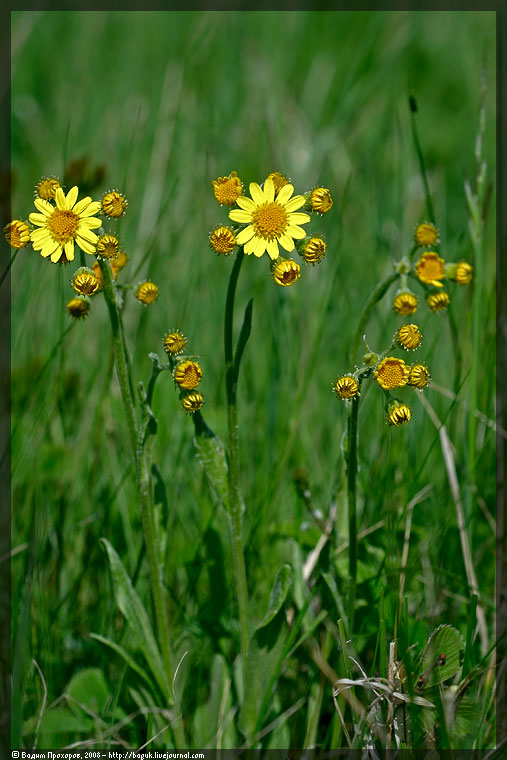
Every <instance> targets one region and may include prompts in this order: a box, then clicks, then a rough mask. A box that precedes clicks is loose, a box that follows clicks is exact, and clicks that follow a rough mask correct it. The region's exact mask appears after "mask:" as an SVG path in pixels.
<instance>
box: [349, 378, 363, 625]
mask: <svg viewBox="0 0 507 760" xmlns="http://www.w3.org/2000/svg"><path fill="white" fill-rule="evenodd" d="M360 390H361V380H359V389H358V393H357V394H356V396H355V397H354V398H353V399H352V406H351V409H350V413H349V417H348V421H347V444H348V445H347V501H348V510H349V604H348V607H349V632H350V634H351V635H352V633H353V632H354V606H355V601H356V586H357V511H356V475H357V418H358V412H359V399H360V396H359V392H360Z"/></svg>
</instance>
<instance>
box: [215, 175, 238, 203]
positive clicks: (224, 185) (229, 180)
mask: <svg viewBox="0 0 507 760" xmlns="http://www.w3.org/2000/svg"><path fill="white" fill-rule="evenodd" d="M212 185H213V194H214V196H215V198H216V199H217V201H218V202H219V203H220V205H221V206H232V205H233V203H236V201H237V199H238V198H239V196H240V195H241V193H242V192H243V183H242V181H241V180H240V178H239V177H238V175H237V174H236V172H231V173H230V174H229V176H228V177H218V179H214V180H213V182H212Z"/></svg>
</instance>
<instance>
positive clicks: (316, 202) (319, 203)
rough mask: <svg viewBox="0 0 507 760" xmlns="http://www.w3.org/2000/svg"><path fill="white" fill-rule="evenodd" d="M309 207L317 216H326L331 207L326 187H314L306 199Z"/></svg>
mask: <svg viewBox="0 0 507 760" xmlns="http://www.w3.org/2000/svg"><path fill="white" fill-rule="evenodd" d="M308 204H309V207H310V208H311V209H312V211H317V213H318V214H326V213H327V212H328V211H329V210H330V209H331V208H332V207H333V199H332V198H331V193H330V192H329V190H328V189H327V187H316V188H315V190H312V192H311V193H310V197H309V199H308Z"/></svg>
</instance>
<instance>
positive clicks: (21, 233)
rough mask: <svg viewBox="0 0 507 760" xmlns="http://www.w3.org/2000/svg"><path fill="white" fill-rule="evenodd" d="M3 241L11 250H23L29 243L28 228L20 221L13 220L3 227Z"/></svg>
mask: <svg viewBox="0 0 507 760" xmlns="http://www.w3.org/2000/svg"><path fill="white" fill-rule="evenodd" d="M4 233H5V239H6V241H7V242H8V243H9V245H10V246H11V248H17V249H18V250H19V249H20V248H24V247H25V245H28V243H29V242H30V227H29V226H28V224H27V223H26V222H22V221H21V219H13V221H12V222H9V224H6V225H5V227H4Z"/></svg>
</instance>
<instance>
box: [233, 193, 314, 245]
mask: <svg viewBox="0 0 507 760" xmlns="http://www.w3.org/2000/svg"><path fill="white" fill-rule="evenodd" d="M293 192H294V187H293V185H285V186H284V187H282V189H281V190H280V192H279V193H278V195H277V196H276V199H275V185H274V183H273V180H272V179H267V180H266V181H265V182H264V188H263V189H261V187H260V186H259V185H258V184H257V183H256V182H251V183H250V195H251V196H252V197H251V198H246V197H245V196H244V195H241V196H240V197H239V198H238V199H237V204H238V206H239V207H240V208H239V209H233V210H232V211H229V217H230V218H231V219H232V220H233V221H234V222H239V223H240V224H246V225H248V226H247V227H245V228H244V229H242V230H241V232H240V233H239V234H238V235H237V236H236V240H237V241H238V244H239V245H242V246H243V248H244V251H245V253H248V254H250V253H253V254H254V255H255V256H262V255H263V254H264V253H265V251H267V252H268V256H269V257H270V258H271V259H277V258H278V254H279V251H278V244H279V243H280V245H281V246H282V248H285V250H286V251H293V250H294V240H300V239H302V238H304V236H305V231H304V229H303V228H302V227H299V226H298V225H299V224H306V223H307V222H309V221H310V217H309V216H308V214H296V213H294V212H295V211H296V210H297V209H298V208H301V206H304V203H305V199H304V196H302V195H296V196H294V197H292V194H293Z"/></svg>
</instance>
